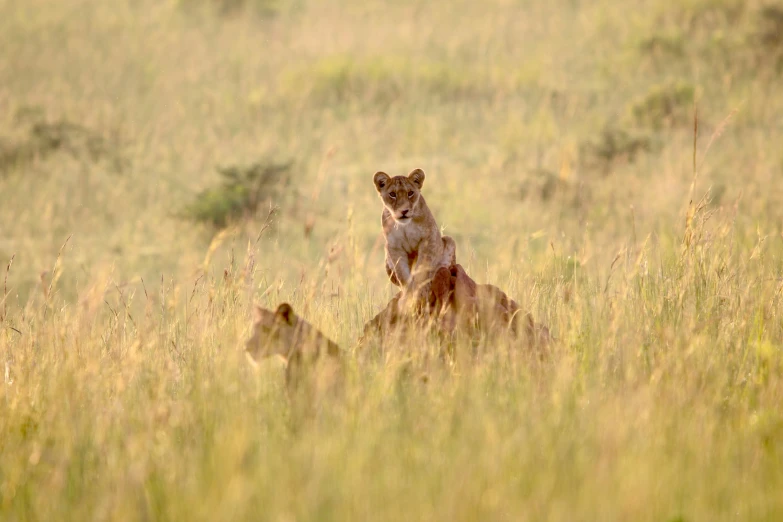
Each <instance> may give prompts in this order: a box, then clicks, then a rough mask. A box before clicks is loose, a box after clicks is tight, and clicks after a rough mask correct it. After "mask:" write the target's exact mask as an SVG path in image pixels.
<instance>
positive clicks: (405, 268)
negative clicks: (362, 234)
mask: <svg viewBox="0 0 783 522" xmlns="http://www.w3.org/2000/svg"><path fill="white" fill-rule="evenodd" d="M373 183H374V184H375V188H376V190H377V191H378V195H379V196H380V197H381V200H382V201H383V214H382V215H381V224H382V226H383V235H384V238H385V239H386V273H387V274H388V275H389V278H390V279H391V282H392V283H393V284H395V285H397V286H400V287H401V288H402V290H403V300H405V301H407V298H408V297H409V295H414V296H416V297H415V299H416V301H417V302H419V303H418V304H421V303H420V301H421V300H422V298H423V297H424V296H426V295H428V293H429V287H428V281H429V280H430V279H431V278H432V275H433V274H434V273H435V271H436V270H438V268H440V267H449V266H451V265H453V264H455V263H456V250H457V245H456V243H454V240H453V239H452V238H450V237H449V236H441V233H440V229H439V228H438V224H437V223H436V222H435V217H433V215H432V212H430V209H429V207H427V202H426V201H424V196H422V195H421V187H422V186H423V185H424V171H423V170H421V169H414V170H413V171H411V173H410V174H408V176H407V177H405V176H395V177H393V178H392V177H390V176H389V175H388V174H386V173H385V172H376V173H375V175H374V176H373Z"/></svg>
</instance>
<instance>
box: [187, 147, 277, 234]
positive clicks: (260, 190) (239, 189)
mask: <svg viewBox="0 0 783 522" xmlns="http://www.w3.org/2000/svg"><path fill="white" fill-rule="evenodd" d="M291 166H292V163H290V162H289V163H274V162H257V163H253V164H252V165H249V166H230V167H218V168H217V172H218V174H220V177H221V178H222V179H221V180H220V183H219V184H218V186H216V187H212V188H207V189H205V190H203V191H201V192H200V193H199V194H198V195H197V196H196V199H195V201H193V202H192V203H191V204H190V205H188V206H187V207H186V208H185V211H184V215H185V217H188V218H190V219H193V220H195V221H198V222H201V223H208V224H210V225H212V226H214V227H216V228H225V227H226V226H228V225H229V224H230V223H231V222H233V221H236V220H237V219H239V218H241V217H243V216H248V215H252V214H254V213H255V212H256V210H258V207H259V206H260V205H261V204H262V203H264V202H271V200H272V198H273V197H274V196H275V195H276V194H277V193H278V190H279V189H280V187H281V186H283V185H285V184H286V183H287V182H288V174H289V172H290V170H291Z"/></svg>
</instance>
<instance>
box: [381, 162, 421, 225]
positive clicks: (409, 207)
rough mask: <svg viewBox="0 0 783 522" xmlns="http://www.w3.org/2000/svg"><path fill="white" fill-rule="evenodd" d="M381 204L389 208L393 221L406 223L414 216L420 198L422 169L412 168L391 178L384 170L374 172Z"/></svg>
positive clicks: (416, 212)
mask: <svg viewBox="0 0 783 522" xmlns="http://www.w3.org/2000/svg"><path fill="white" fill-rule="evenodd" d="M372 181H373V183H375V188H376V189H377V190H378V195H380V196H381V199H382V200H383V205H384V206H385V207H386V208H387V209H388V210H389V213H390V214H391V215H392V218H394V221H395V222H397V223H400V224H403V225H404V224H408V223H410V221H411V219H413V218H414V217H416V215H417V214H418V210H419V208H418V207H419V200H420V199H421V192H420V191H421V187H422V186H423V185H424V171H423V170H421V169H414V170H413V171H411V173H410V174H408V176H407V177H405V176H394V177H393V178H392V177H391V176H389V175H388V174H386V173H385V172H376V173H375V175H374V176H373V178H372Z"/></svg>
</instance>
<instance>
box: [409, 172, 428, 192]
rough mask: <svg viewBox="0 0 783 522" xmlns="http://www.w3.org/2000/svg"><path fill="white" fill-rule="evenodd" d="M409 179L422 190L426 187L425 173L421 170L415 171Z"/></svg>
mask: <svg viewBox="0 0 783 522" xmlns="http://www.w3.org/2000/svg"><path fill="white" fill-rule="evenodd" d="M408 179H409V180H411V181H412V182H413V184H414V185H416V186H417V187H419V190H421V187H422V186H424V171H423V170H421V169H413V170H412V171H411V173H410V174H408Z"/></svg>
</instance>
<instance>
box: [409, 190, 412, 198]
mask: <svg viewBox="0 0 783 522" xmlns="http://www.w3.org/2000/svg"><path fill="white" fill-rule="evenodd" d="M408 197H409V198H411V199H413V191H412V190H409V191H408Z"/></svg>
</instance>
